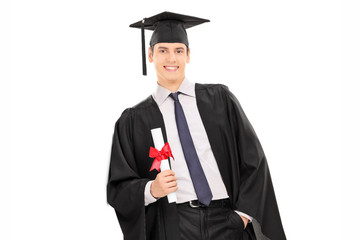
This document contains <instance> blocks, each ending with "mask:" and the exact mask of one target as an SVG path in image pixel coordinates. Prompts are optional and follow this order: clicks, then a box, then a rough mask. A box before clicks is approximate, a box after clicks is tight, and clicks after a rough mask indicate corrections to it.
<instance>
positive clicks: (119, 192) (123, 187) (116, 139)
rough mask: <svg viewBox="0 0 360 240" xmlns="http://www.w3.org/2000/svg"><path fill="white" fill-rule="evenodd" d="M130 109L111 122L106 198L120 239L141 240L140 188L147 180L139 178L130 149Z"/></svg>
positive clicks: (142, 232) (142, 220) (142, 203)
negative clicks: (117, 227)
mask: <svg viewBox="0 0 360 240" xmlns="http://www.w3.org/2000/svg"><path fill="white" fill-rule="evenodd" d="M131 115H132V112H131V109H126V110H125V111H124V112H123V114H122V115H121V117H120V118H119V120H118V121H117V122H116V124H115V130H114V135H113V142H112V149H111V157H110V168H109V175H108V183H107V201H108V203H109V204H110V205H111V206H112V207H113V208H114V209H115V212H116V216H117V218H118V221H119V224H120V227H121V229H122V232H123V235H124V239H125V240H127V239H129V240H137V239H139V240H140V239H141V240H144V239H145V238H146V231H145V206H144V190H145V185H146V183H147V182H148V181H149V179H145V178H140V177H139V172H138V169H137V165H136V161H135V156H134V152H133V142H132V138H133V136H132V135H133V126H132V123H133V121H132V116H131Z"/></svg>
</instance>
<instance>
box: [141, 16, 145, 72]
mask: <svg viewBox="0 0 360 240" xmlns="http://www.w3.org/2000/svg"><path fill="white" fill-rule="evenodd" d="M145 19H146V18H144V19H143V20H142V21H141V46H142V66H143V75H144V76H146V58H145V30H144V22H145Z"/></svg>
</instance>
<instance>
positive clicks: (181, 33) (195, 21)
mask: <svg viewBox="0 0 360 240" xmlns="http://www.w3.org/2000/svg"><path fill="white" fill-rule="evenodd" d="M204 22H210V20H208V19H202V18H197V17H192V16H187V15H182V14H177V13H172V12H163V13H160V14H157V15H155V16H152V17H149V18H144V19H143V20H141V21H138V22H136V23H133V24H131V25H130V27H133V28H140V29H141V44H142V65H143V75H146V58H145V31H144V30H145V29H148V30H152V31H154V32H153V34H152V36H151V39H150V46H151V47H153V46H154V45H155V44H157V43H161V42H164V43H183V44H185V45H186V46H187V47H189V41H188V38H187V34H186V30H185V29H188V28H191V27H194V26H196V25H199V24H201V23H204Z"/></svg>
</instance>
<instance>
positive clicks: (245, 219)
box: [240, 216, 249, 229]
mask: <svg viewBox="0 0 360 240" xmlns="http://www.w3.org/2000/svg"><path fill="white" fill-rule="evenodd" d="M240 217H241V219H242V220H243V221H244V229H245V228H246V226H247V224H248V223H249V219H247V218H246V217H243V216H240Z"/></svg>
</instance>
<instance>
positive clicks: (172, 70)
mask: <svg viewBox="0 0 360 240" xmlns="http://www.w3.org/2000/svg"><path fill="white" fill-rule="evenodd" d="M149 61H150V62H151V63H154V67H155V71H156V75H157V78H158V82H159V83H160V84H162V83H163V84H174V83H179V82H181V81H182V80H184V78H185V66H186V64H187V63H189V62H190V50H189V52H188V54H186V45H185V44H183V43H157V44H155V45H154V52H153V53H151V49H150V48H149Z"/></svg>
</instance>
